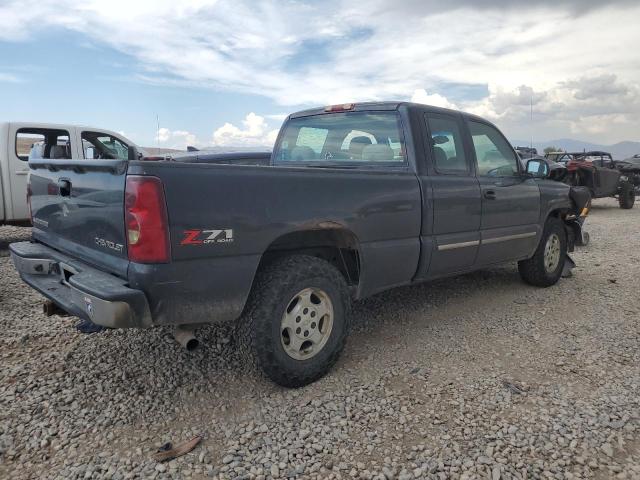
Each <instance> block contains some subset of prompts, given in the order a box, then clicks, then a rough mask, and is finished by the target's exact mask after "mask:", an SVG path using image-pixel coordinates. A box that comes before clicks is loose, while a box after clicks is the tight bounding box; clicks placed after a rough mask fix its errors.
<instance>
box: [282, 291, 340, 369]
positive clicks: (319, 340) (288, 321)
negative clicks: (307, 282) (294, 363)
mask: <svg viewBox="0 0 640 480" xmlns="http://www.w3.org/2000/svg"><path fill="white" fill-rule="evenodd" d="M333 318H334V312H333V304H332V303H331V299H330V298H329V295H327V294H326V293H325V292H324V291H323V290H321V289H319V288H305V289H304V290H301V291H300V292H298V293H297V294H295V295H294V296H293V297H292V298H291V300H290V301H289V302H288V303H287V308H286V309H285V311H284V314H283V315H282V320H281V322H280V342H281V344H282V348H283V349H284V351H285V353H286V354H287V355H289V356H290V357H291V358H293V359H295V360H308V359H309V358H313V357H314V356H316V355H317V354H318V353H320V351H321V350H322V349H323V348H324V346H325V345H326V344H327V341H328V340H329V337H330V336H331V330H332V329H333Z"/></svg>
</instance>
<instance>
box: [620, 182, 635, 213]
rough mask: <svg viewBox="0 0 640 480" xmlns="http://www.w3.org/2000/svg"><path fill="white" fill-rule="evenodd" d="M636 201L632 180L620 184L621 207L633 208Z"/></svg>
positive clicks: (625, 208)
mask: <svg viewBox="0 0 640 480" xmlns="http://www.w3.org/2000/svg"><path fill="white" fill-rule="evenodd" d="M635 202H636V191H635V189H634V188H633V185H632V184H631V182H624V183H623V184H622V185H620V192H619V193H618V203H619V204H620V208H622V209H624V210H629V209H630V208H633V204H634V203H635Z"/></svg>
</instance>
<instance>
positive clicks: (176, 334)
mask: <svg viewBox="0 0 640 480" xmlns="http://www.w3.org/2000/svg"><path fill="white" fill-rule="evenodd" d="M173 338H175V339H176V342H178V343H179V344H180V345H182V347H183V348H184V349H185V350H186V351H187V352H193V351H194V350H195V349H196V348H198V347H199V346H200V342H199V341H198V339H197V338H196V336H195V335H194V334H193V330H190V329H189V328H188V327H176V328H175V329H174V330H173Z"/></svg>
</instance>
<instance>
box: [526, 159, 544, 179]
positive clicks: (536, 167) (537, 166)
mask: <svg viewBox="0 0 640 480" xmlns="http://www.w3.org/2000/svg"><path fill="white" fill-rule="evenodd" d="M527 173H528V174H529V175H532V176H534V177H538V178H547V177H548V176H549V165H548V164H547V162H545V161H544V160H540V159H538V158H532V159H531V160H529V161H528V162H527Z"/></svg>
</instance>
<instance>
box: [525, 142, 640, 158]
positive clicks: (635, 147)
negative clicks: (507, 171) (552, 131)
mask: <svg viewBox="0 0 640 480" xmlns="http://www.w3.org/2000/svg"><path fill="white" fill-rule="evenodd" d="M530 143H531V142H528V141H525V140H517V141H515V142H514V143H513V145H514V146H516V147H528V146H529V144H530ZM533 146H534V147H535V148H536V149H537V150H538V153H540V154H542V152H543V151H544V149H545V148H547V147H551V146H552V147H557V148H561V149H562V150H565V151H567V152H583V151H585V150H586V151H590V150H600V151H603V152H609V153H610V154H611V155H612V156H613V158H614V160H624V159H625V158H629V157H632V156H633V155H636V154H638V153H640V142H629V141H626V142H619V143H616V144H614V145H598V144H596V143H589V142H582V141H580V140H573V139H571V138H560V139H558V140H549V141H548V142H533Z"/></svg>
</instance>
